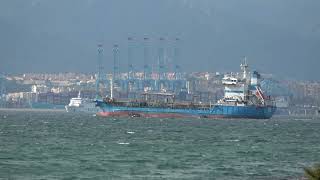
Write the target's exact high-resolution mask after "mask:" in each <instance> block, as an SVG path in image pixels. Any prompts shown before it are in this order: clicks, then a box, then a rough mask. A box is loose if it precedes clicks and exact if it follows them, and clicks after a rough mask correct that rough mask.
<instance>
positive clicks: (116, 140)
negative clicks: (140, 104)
mask: <svg viewBox="0 0 320 180" xmlns="http://www.w3.org/2000/svg"><path fill="white" fill-rule="evenodd" d="M319 129H320V119H314V118H313V119H308V118H302V119H297V118H281V119H277V118H275V119H272V120H247V119H242V120H208V119H139V118H133V119H116V118H113V119H106V118H99V117H93V116H89V115H75V116H74V115H70V114H66V113H62V112H21V111H0V179H301V177H302V176H303V167H305V166H310V165H312V164H314V163H316V162H320V132H319Z"/></svg>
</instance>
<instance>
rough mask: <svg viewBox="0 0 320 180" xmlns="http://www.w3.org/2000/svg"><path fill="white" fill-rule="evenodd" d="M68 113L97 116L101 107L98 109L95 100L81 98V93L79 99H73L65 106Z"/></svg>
mask: <svg viewBox="0 0 320 180" xmlns="http://www.w3.org/2000/svg"><path fill="white" fill-rule="evenodd" d="M65 109H66V111H67V112H83V113H92V114H96V113H97V112H99V111H100V108H99V107H96V103H95V101H94V100H93V99H88V98H81V92H80V91H79V94H78V97H76V98H71V99H70V103H69V104H68V105H66V106H65Z"/></svg>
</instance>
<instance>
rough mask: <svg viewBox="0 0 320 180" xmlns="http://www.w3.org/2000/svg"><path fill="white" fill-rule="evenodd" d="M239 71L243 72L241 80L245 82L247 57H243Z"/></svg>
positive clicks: (247, 66)
mask: <svg viewBox="0 0 320 180" xmlns="http://www.w3.org/2000/svg"><path fill="white" fill-rule="evenodd" d="M240 68H241V70H242V71H243V79H245V80H247V77H248V69H249V65H248V63H247V57H246V56H245V57H244V59H243V62H242V63H241V65H240Z"/></svg>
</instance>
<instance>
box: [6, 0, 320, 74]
mask: <svg viewBox="0 0 320 180" xmlns="http://www.w3.org/2000/svg"><path fill="white" fill-rule="evenodd" d="M319 9H320V1H319V0H1V1H0V62H1V65H0V71H2V72H9V73H10V72H45V71H49V72H69V71H71V72H93V71H95V69H96V61H97V60H96V59H97V58H96V56H97V53H96V45H97V44H98V43H103V44H104V49H105V56H104V65H105V66H107V67H106V70H107V71H110V70H111V67H112V45H113V44H115V43H117V44H119V46H120V52H121V53H120V57H121V61H122V64H125V63H126V61H127V52H126V51H127V49H128V45H127V38H128V37H129V36H130V37H134V38H135V39H137V41H136V43H135V52H134V54H135V55H134V64H135V66H136V68H137V69H139V68H141V66H142V65H141V64H142V57H143V56H142V51H143V46H142V39H143V37H149V38H151V40H150V42H151V44H152V46H151V47H152V51H151V50H150V51H151V52H153V51H154V52H156V49H157V46H158V44H159V42H158V40H157V39H158V38H159V37H165V38H167V39H168V41H167V43H168V44H172V39H174V38H175V37H179V38H180V39H181V41H180V45H179V46H180V51H181V55H180V65H181V67H182V69H183V70H184V71H212V72H214V71H236V70H238V69H239V63H240V59H241V57H242V56H244V55H245V56H247V57H248V60H249V63H250V65H251V67H252V69H254V70H259V71H261V72H263V73H273V74H275V75H277V76H281V77H292V78H298V79H310V80H319V77H320V76H319V75H320V70H319V69H320V11H319ZM154 54H155V53H154ZM150 61H151V62H150V64H151V63H154V62H155V60H154V58H153V59H152V60H150ZM123 69H124V70H125V69H126V68H123Z"/></svg>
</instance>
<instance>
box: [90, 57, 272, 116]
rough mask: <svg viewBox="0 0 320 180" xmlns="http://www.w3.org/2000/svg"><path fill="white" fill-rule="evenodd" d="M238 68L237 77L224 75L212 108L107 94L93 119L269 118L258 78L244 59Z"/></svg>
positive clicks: (166, 96)
mask: <svg viewBox="0 0 320 180" xmlns="http://www.w3.org/2000/svg"><path fill="white" fill-rule="evenodd" d="M240 67H241V70H242V72H241V73H236V74H234V73H230V74H226V75H225V76H224V78H223V79H222V84H223V85H224V97H223V98H221V99H220V100H219V101H218V102H217V103H216V104H211V103H210V104H205V103H201V102H198V103H194V102H177V101H176V100H175V94H171V93H159V92H153V93H143V94H142V97H141V99H135V100H131V101H117V100H115V99H114V98H113V97H112V94H111V98H105V99H103V100H100V101H96V103H97V106H98V107H99V108H100V109H101V111H99V112H98V113H97V115H98V116H104V117H108V116H130V117H156V118H178V117H197V118H199V117H200V118H253V119H269V118H271V117H272V115H273V114H274V113H275V111H276V106H275V103H274V100H273V99H272V98H271V97H270V96H266V95H265V94H264V93H263V91H262V89H261V87H260V74H259V73H258V72H256V71H255V72H253V73H250V72H249V68H248V67H249V66H248V64H247V61H246V59H245V60H244V62H243V63H242V64H241V65H240ZM111 87H112V85H111ZM111 92H112V89H111ZM154 97H157V98H154ZM159 97H162V98H161V99H162V100H159Z"/></svg>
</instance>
